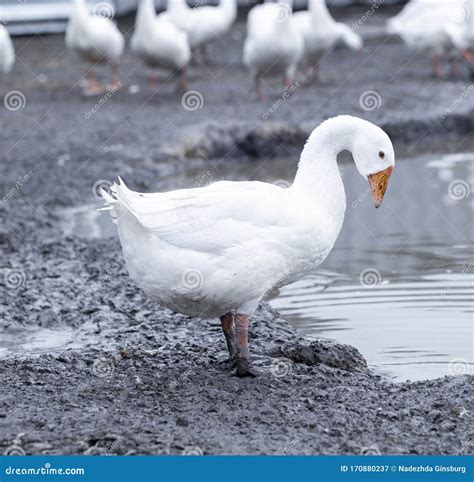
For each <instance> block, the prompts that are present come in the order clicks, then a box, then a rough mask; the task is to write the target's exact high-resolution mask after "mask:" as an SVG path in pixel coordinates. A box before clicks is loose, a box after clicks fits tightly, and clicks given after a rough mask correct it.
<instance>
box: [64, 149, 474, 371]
mask: <svg viewBox="0 0 474 482" xmlns="http://www.w3.org/2000/svg"><path fill="white" fill-rule="evenodd" d="M473 161H474V153H469V154H450V155H417V156H416V157H411V158H410V157H408V158H406V159H404V160H402V161H400V162H398V164H397V166H396V169H395V172H394V174H393V175H392V178H391V181H390V186H389V189H388V192H387V194H386V198H385V200H384V203H383V205H382V207H381V208H380V209H378V210H375V209H374V207H373V205H372V201H371V197H370V193H369V191H368V186H367V185H366V182H365V180H364V179H362V178H361V177H360V176H359V175H358V173H357V171H356V169H355V166H354V165H353V163H352V162H350V161H349V162H341V163H340V167H341V171H342V176H343V179H344V184H345V186H346V194H347V212H346V218H345V222H344V227H343V229H342V232H341V235H340V237H339V239H338V241H337V243H336V246H335V248H334V250H333V251H332V252H331V254H330V255H329V257H328V258H327V260H326V261H325V262H324V263H323V264H322V265H321V269H320V270H319V271H318V273H317V274H315V276H313V277H311V278H308V279H304V280H301V281H300V282H297V283H295V284H293V285H291V286H287V287H285V288H283V289H281V290H280V291H279V292H277V293H273V294H272V295H271V297H270V302H271V304H272V305H273V306H274V307H275V308H276V309H278V310H279V311H280V312H281V313H282V314H283V315H284V316H285V318H286V319H287V320H289V321H290V323H291V324H292V325H293V326H294V327H295V328H296V329H297V330H298V331H299V332H300V333H302V334H304V335H306V336H309V337H314V338H331V339H336V340H337V341H339V342H342V343H348V344H351V345H353V346H356V347H357V348H358V349H359V350H360V351H361V352H362V354H363V355H364V356H365V357H366V359H367V360H368V363H369V365H370V366H371V367H372V368H374V369H375V370H377V371H379V372H380V373H383V374H385V375H387V376H389V377H391V378H393V379H395V380H399V381H401V380H406V379H411V380H416V379H426V378H435V377H439V376H443V375H445V374H461V373H467V372H470V371H472V365H473V308H474V295H473V293H474V291H473V282H474V256H473V255H474V222H473V207H474V201H473V197H472V188H473V185H474V162H473ZM295 165H296V161H295V160H292V161H291V162H289V161H288V159H285V160H279V161H275V160H271V161H266V162H264V163H252V162H243V163H242V162H240V163H238V164H237V163H236V164H233V165H229V164H228V163H226V164H225V165H216V164H215V163H214V164H212V163H209V164H206V163H199V164H197V165H194V166H193V167H192V168H189V169H187V170H183V168H182V166H181V167H177V168H176V169H171V172H170V173H169V175H168V176H163V178H162V183H163V185H164V186H166V188H168V187H169V188H170V189H171V188H176V187H192V186H199V185H205V184H208V183H210V182H214V181H217V180H219V179H222V178H226V179H237V180H239V179H249V178H250V179H259V180H267V181H270V182H277V183H279V184H282V185H284V184H285V183H286V182H287V181H291V179H292V177H293V175H294V170H295ZM92 208H93V206H85V207H81V208H78V209H77V210H76V211H75V215H74V216H72V219H74V222H73V223H72V224H71V223H70V224H69V225H68V226H66V232H68V233H69V234H78V235H85V234H87V235H88V236H91V237H97V236H104V235H107V236H108V235H114V230H115V228H112V227H111V224H110V221H109V218H108V214H101V213H96V212H95V211H93V209H92ZM70 215H71V212H69V213H68V215H67V216H66V217H67V218H69V219H70V218H71V216H70Z"/></svg>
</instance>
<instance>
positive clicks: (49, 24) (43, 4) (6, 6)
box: [0, 0, 407, 34]
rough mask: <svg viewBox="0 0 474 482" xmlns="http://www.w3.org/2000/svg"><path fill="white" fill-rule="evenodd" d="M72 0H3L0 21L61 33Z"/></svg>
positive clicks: (346, 1) (244, 1)
mask: <svg viewBox="0 0 474 482" xmlns="http://www.w3.org/2000/svg"><path fill="white" fill-rule="evenodd" d="M166 1H167V0H156V1H155V5H156V8H157V11H158V12H160V11H162V10H165V9H166ZM406 2H407V0H385V1H384V4H386V5H390V4H405V3H406ZM88 3H89V4H91V5H92V4H94V3H95V4H99V3H110V4H111V5H112V7H113V8H114V11H115V13H116V16H117V17H119V18H120V17H123V16H125V15H127V14H129V13H132V12H134V11H135V10H136V9H137V1H136V0H114V1H110V2H102V1H101V0H92V1H90V2H88ZM204 3H205V4H206V5H216V4H218V1H217V0H209V1H206V2H204ZM256 3H258V2H257V1H255V2H254V1H252V0H237V4H238V5H239V8H240V9H241V10H242V11H246V10H248V9H249V8H251V7H252V6H253V5H255V4H256ZM374 3H377V0H329V1H328V5H329V6H331V7H344V6H365V7H370V6H371V5H373V4H374ZM71 4H72V2H71V1H51V0H27V1H21V0H20V1H18V0H2V2H1V4H0V21H3V22H5V21H8V30H9V31H10V32H11V33H12V34H33V33H39V32H41V33H58V32H64V30H65V29H66V23H67V19H68V18H69V14H70V11H71ZM188 4H189V5H190V6H195V5H202V4H203V2H202V0H188ZM306 6H307V0H295V2H294V7H295V9H301V8H306Z"/></svg>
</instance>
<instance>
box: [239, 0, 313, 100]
mask: <svg viewBox="0 0 474 482" xmlns="http://www.w3.org/2000/svg"><path fill="white" fill-rule="evenodd" d="M292 3H293V2H292V0H282V1H281V2H279V3H273V4H268V5H264V6H263V7H264V9H265V10H264V11H265V12H266V13H267V14H268V15H267V19H266V21H265V22H264V23H262V24H261V25H259V26H258V28H253V20H252V21H251V23H250V24H249V25H248V27H250V28H248V30H247V37H246V39H245V43H244V54H243V62H244V65H245V66H246V67H247V68H248V69H249V70H250V73H251V74H252V76H253V77H254V79H255V89H256V91H257V95H258V96H259V97H260V98H261V99H265V95H264V93H263V91H262V87H261V79H262V77H264V76H267V75H272V76H275V75H283V78H284V85H285V86H286V87H290V86H291V84H292V83H293V80H294V75H295V72H296V68H297V66H298V63H299V61H300V60H301V56H302V55H303V49H304V43H303V37H302V35H301V34H300V33H299V32H298V31H297V30H296V29H295V27H294V26H293V24H292V22H291V16H292ZM254 8H262V6H257V7H254ZM250 14H251V13H250ZM259 15H260V14H259ZM256 18H257V17H255V16H254V17H253V19H254V20H255V19H256ZM258 18H260V17H258Z"/></svg>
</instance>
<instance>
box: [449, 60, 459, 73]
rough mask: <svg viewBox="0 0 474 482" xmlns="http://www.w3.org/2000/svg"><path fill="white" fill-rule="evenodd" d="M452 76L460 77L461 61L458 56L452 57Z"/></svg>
mask: <svg viewBox="0 0 474 482" xmlns="http://www.w3.org/2000/svg"><path fill="white" fill-rule="evenodd" d="M451 76H452V77H459V63H458V59H457V58H456V57H452V58H451Z"/></svg>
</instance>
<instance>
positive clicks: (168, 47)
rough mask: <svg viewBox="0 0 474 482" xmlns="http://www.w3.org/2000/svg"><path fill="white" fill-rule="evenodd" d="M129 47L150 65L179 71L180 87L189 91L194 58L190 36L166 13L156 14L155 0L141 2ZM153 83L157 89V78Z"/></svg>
mask: <svg viewBox="0 0 474 482" xmlns="http://www.w3.org/2000/svg"><path fill="white" fill-rule="evenodd" d="M130 46H131V49H132V51H133V52H134V53H135V54H137V55H138V56H139V57H141V58H142V59H143V60H144V61H145V62H146V63H147V64H148V65H149V66H150V67H152V68H162V69H167V70H172V71H179V73H180V83H179V88H180V90H183V91H184V90H186V87H187V67H188V63H189V59H190V58H191V50H190V48H189V43H188V38H187V35H186V33H185V32H183V31H181V30H180V29H179V28H178V27H176V25H175V24H174V23H173V22H172V21H171V20H170V19H169V18H167V17H166V16H164V15H163V14H162V15H158V16H157V15H156V12H155V5H154V1H153V0H141V1H140V5H139V7H138V12H137V18H136V20H135V30H134V32H133V36H132V40H131V43H130ZM153 84H154V87H155V89H156V78H153Z"/></svg>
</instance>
